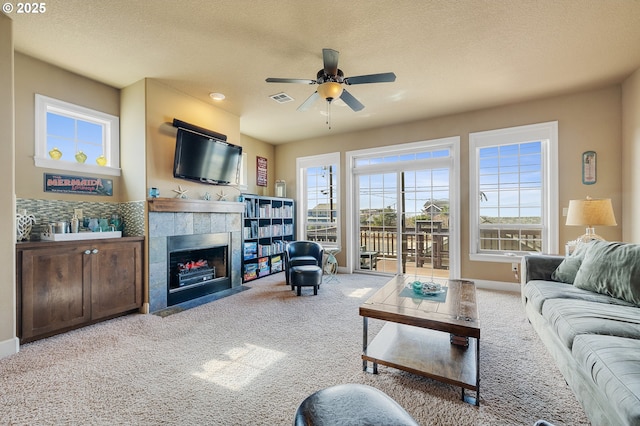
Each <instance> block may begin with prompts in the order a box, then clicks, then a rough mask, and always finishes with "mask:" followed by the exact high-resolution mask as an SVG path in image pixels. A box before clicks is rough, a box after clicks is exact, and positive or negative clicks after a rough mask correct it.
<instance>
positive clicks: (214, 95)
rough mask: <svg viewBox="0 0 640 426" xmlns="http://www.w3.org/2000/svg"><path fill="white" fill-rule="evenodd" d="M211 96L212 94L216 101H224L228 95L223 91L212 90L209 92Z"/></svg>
mask: <svg viewBox="0 0 640 426" xmlns="http://www.w3.org/2000/svg"><path fill="white" fill-rule="evenodd" d="M209 96H211V99H213V100H214V101H222V100H224V98H225V97H226V96H225V95H223V94H222V93H217V92H211V93H209Z"/></svg>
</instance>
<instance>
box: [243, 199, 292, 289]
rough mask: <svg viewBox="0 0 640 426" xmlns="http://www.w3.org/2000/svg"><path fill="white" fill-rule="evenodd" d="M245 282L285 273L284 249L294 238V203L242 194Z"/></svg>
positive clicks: (287, 200)
mask: <svg viewBox="0 0 640 426" xmlns="http://www.w3.org/2000/svg"><path fill="white" fill-rule="evenodd" d="M243 197H244V215H243V218H242V221H243V224H242V281H243V282H247V281H252V280H255V279H258V278H261V277H264V276H267V275H271V274H275V273H277V272H281V271H283V270H284V247H285V245H286V243H287V242H288V241H293V240H294V238H295V223H294V218H295V211H294V201H293V200H292V199H290V198H276V197H262V196H258V195H251V194H243Z"/></svg>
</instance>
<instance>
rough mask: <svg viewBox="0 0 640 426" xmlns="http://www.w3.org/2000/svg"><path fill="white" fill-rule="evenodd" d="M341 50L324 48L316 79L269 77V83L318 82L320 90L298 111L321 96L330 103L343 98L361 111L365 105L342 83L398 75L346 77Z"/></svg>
mask: <svg viewBox="0 0 640 426" xmlns="http://www.w3.org/2000/svg"><path fill="white" fill-rule="evenodd" d="M338 55H339V52H338V51H337V50H333V49H322V60H323V62H324V68H323V69H321V70H320V71H318V74H317V75H316V79H315V80H306V79H302V78H267V80H266V81H267V83H302V84H318V85H319V86H318V90H316V91H315V92H313V94H312V95H311V96H309V97H308V98H307V100H306V101H304V102H303V103H302V105H300V106H299V107H298V111H306V110H307V109H309V108H310V107H311V105H313V104H314V102H315V101H316V100H318V99H319V98H322V99H325V100H326V101H327V102H328V103H329V105H330V104H331V101H333V100H334V99H336V98H340V99H342V101H343V102H344V103H345V104H347V105H348V106H349V107H350V108H351V109H352V110H354V111H360V110H361V109H363V108H364V105H362V103H360V101H359V100H357V99H356V98H355V97H354V96H353V95H352V94H351V93H349V92H347V91H346V90H345V89H344V88H343V87H342V85H343V84H346V85H348V86H350V85H354V84H368V83H390V82H393V81H395V80H396V75H395V74H394V73H392V72H386V73H381V74H368V75H359V76H355V77H345V76H344V73H343V72H342V70H341V69H339V68H338Z"/></svg>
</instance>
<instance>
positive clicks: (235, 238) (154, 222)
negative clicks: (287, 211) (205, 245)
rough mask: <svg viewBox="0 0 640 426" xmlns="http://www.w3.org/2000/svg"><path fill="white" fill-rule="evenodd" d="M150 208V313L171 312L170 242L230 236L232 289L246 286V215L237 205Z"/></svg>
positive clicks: (165, 201) (169, 203)
mask: <svg viewBox="0 0 640 426" xmlns="http://www.w3.org/2000/svg"><path fill="white" fill-rule="evenodd" d="M148 205H149V210H148V211H149V270H148V277H149V312H157V311H160V310H162V309H165V308H167V268H168V266H167V238H168V237H171V236H176V235H196V234H215V233H222V232H228V233H229V234H230V248H229V253H230V258H229V261H230V262H231V263H230V266H229V272H230V274H231V288H234V287H238V286H241V285H242V274H241V269H242V257H241V255H242V250H241V248H242V212H243V209H244V205H243V204H242V203H238V202H233V201H204V200H188V199H177V198H155V199H151V200H148Z"/></svg>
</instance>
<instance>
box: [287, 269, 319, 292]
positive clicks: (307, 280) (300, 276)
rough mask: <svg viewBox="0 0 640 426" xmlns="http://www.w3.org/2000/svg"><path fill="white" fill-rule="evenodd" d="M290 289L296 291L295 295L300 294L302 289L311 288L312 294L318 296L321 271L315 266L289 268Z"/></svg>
mask: <svg viewBox="0 0 640 426" xmlns="http://www.w3.org/2000/svg"><path fill="white" fill-rule="evenodd" d="M290 273H291V289H294V288H295V289H297V295H298V296H300V295H301V294H302V287H313V294H314V295H317V294H318V287H319V286H320V284H321V283H322V269H320V267H319V266H315V265H300V266H294V267H292V268H291V271H290Z"/></svg>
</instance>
